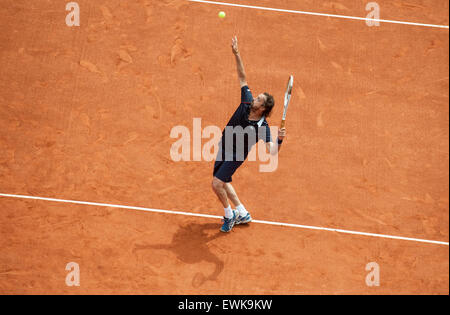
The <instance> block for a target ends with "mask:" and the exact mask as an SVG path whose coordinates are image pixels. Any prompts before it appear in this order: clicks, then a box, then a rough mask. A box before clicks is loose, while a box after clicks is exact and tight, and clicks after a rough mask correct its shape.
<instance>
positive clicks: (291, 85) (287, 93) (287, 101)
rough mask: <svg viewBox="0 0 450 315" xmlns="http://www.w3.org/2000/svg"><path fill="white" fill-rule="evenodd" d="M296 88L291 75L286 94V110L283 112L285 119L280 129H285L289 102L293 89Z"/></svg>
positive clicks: (282, 120)
mask: <svg viewBox="0 0 450 315" xmlns="http://www.w3.org/2000/svg"><path fill="white" fill-rule="evenodd" d="M293 86H294V76H293V75H291V76H290V77H289V81H288V84H287V89H286V93H285V94H284V110H283V118H282V119H281V127H280V129H283V128H284V126H285V125H286V114H287V109H288V106H289V102H290V100H291V95H292V87H293Z"/></svg>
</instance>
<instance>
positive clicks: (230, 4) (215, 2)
mask: <svg viewBox="0 0 450 315" xmlns="http://www.w3.org/2000/svg"><path fill="white" fill-rule="evenodd" d="M188 1H190V2H199V3H204V4H215V5H223V6H231V7H240V8H248V9H258V10H265V11H275V12H283V13H294V14H304V15H315V16H323V17H332V18H339V19H348V20H359V21H372V22H382V23H391V24H404V25H413V26H423V27H434V28H443V29H449V26H448V25H435V24H424V23H415V22H404V21H394V20H383V19H369V18H362V17H357V16H347V15H338V14H326V13H317V12H306V11H296V10H286V9H276V8H268V7H261V6H253V5H245V4H235V3H227V2H217V1H207V0H188Z"/></svg>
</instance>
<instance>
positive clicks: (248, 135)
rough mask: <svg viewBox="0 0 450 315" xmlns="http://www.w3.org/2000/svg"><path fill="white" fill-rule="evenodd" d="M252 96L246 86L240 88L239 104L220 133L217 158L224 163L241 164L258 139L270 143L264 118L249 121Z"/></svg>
mask: <svg viewBox="0 0 450 315" xmlns="http://www.w3.org/2000/svg"><path fill="white" fill-rule="evenodd" d="M252 102H253V96H252V93H251V91H250V89H249V87H248V86H244V87H242V88H241V103H240V105H239V107H238V108H237V109H236V111H235V112H234V114H233V116H231V119H230V121H229V122H228V124H227V126H226V127H225V129H224V130H223V132H222V139H221V140H220V144H219V148H220V152H219V156H220V155H222V159H223V160H225V161H231V160H232V161H241V162H243V161H244V160H245V159H246V158H247V155H248V153H249V151H250V150H251V148H252V147H253V145H255V144H256V143H257V142H258V141H259V139H262V140H263V141H264V142H266V143H268V142H272V138H271V135H270V128H269V124H268V123H267V121H266V119H265V117H262V118H261V120H259V121H252V120H249V119H248V117H249V114H250V108H251V105H252ZM231 137H232V139H233V140H232V141H231V143H230V141H229V140H231Z"/></svg>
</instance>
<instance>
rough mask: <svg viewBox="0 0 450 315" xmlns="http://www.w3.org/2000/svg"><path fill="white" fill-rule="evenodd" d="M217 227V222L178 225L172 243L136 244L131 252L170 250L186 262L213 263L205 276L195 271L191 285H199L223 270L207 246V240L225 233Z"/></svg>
mask: <svg viewBox="0 0 450 315" xmlns="http://www.w3.org/2000/svg"><path fill="white" fill-rule="evenodd" d="M219 227H220V226H219V225H218V224H217V223H215V224H214V223H208V224H198V223H189V224H186V225H183V226H180V228H179V229H178V231H177V232H175V234H174V235H173V238H172V243H170V244H153V245H144V244H136V245H135V247H134V249H133V252H135V253H136V252H138V251H141V250H154V249H158V250H170V251H172V252H173V253H174V254H175V255H176V256H177V258H178V259H179V260H180V261H182V262H184V263H187V264H196V263H200V262H202V261H206V262H209V263H212V264H214V266H215V268H214V271H213V272H212V273H211V274H210V275H207V276H205V275H203V273H197V274H196V275H195V276H194V278H193V280H192V285H193V286H194V287H199V286H201V285H202V284H204V283H205V282H206V281H215V280H217V277H218V276H219V275H220V273H221V272H222V271H223V268H224V262H223V261H222V260H220V259H219V258H218V257H217V256H216V255H215V254H214V253H213V252H212V251H211V248H210V246H208V243H209V242H211V241H213V240H215V239H218V238H219V237H222V236H224V235H225V233H222V232H220V231H219ZM208 231H211V232H208Z"/></svg>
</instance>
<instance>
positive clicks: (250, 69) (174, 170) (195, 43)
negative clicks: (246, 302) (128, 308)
mask: <svg viewBox="0 0 450 315" xmlns="http://www.w3.org/2000/svg"><path fill="white" fill-rule="evenodd" d="M67 2H68V1H67ZM229 2H233V3H237V4H247V5H259V6H266V7H271V8H279V9H290V10H299V11H309V12H320V13H328V14H340V15H346V16H356V17H365V16H366V15H367V13H368V12H366V11H365V5H366V2H365V1H360V0H346V1H335V2H331V1H312V0H305V1H294V0H271V1H255V0H245V1H244V0H242V1H241V0H232V1H231V0H230V1H229ZM378 3H379V5H380V7H381V18H382V19H388V20H398V21H408V22H418V23H427V24H435V25H448V24H449V21H448V20H449V19H448V9H449V4H448V1H442V0H408V1H399V0H395V1H390V0H389V1H387V0H378ZM78 4H79V6H80V10H81V11H80V14H81V25H80V27H68V26H67V25H66V23H65V17H66V15H67V14H68V12H67V11H65V5H66V2H64V1H24V0H2V3H1V6H0V17H1V18H0V29H1V31H0V127H1V128H0V194H12V195H23V196H39V197H48V198H60V199H64V200H77V201H88V202H98V203H105V204H114V205H126V206H136V207H144V208H149V209H163V210H169V211H182V212H186V213H191V214H202V215H214V216H222V215H223V208H222V206H221V204H220V203H219V202H218V200H217V198H216V196H215V195H214V193H213V191H212V189H211V180H212V168H213V163H214V162H213V161H209V162H207V161H201V162H193V161H192V162H174V161H172V159H171V158H170V150H171V146H172V144H173V143H174V142H175V141H176V139H172V138H170V132H171V130H172V128H173V127H175V126H177V125H182V126H186V127H188V128H189V129H190V130H191V131H192V128H193V127H192V124H193V119H194V118H201V119H202V126H203V127H205V126H210V125H215V126H219V127H220V128H223V127H224V126H225V124H226V123H227V121H228V119H229V117H230V116H231V115H232V113H233V112H234V110H235V109H236V107H237V106H238V104H239V98H240V90H239V82H238V80H237V75H236V67H235V61H234V57H233V55H232V52H231V47H230V44H231V38H232V36H233V35H237V36H238V39H239V45H240V50H241V54H242V57H243V61H244V64H245V67H246V72H247V77H248V83H249V86H250V87H251V88H252V91H253V93H254V95H255V93H262V92H264V91H267V92H270V93H272V94H273V95H274V96H275V99H276V107H275V110H274V113H273V115H272V117H271V118H270V119H269V120H268V121H269V124H271V125H272V126H279V123H280V118H281V113H282V103H283V102H282V99H283V97H284V91H285V85H286V82H287V79H288V76H289V75H290V74H293V75H294V77H295V84H294V91H293V96H292V101H291V104H290V106H289V113H288V121H287V133H288V135H287V138H286V140H285V142H284V143H283V148H282V151H281V152H280V156H279V165H278V169H277V170H276V171H275V172H272V173H261V172H259V169H258V168H259V165H260V162H249V161H247V162H246V163H245V164H244V165H243V167H241V168H240V169H239V170H238V172H237V173H236V174H235V176H234V177H233V184H234V187H235V188H236V190H237V192H238V194H239V197H240V199H241V200H242V201H243V202H244V204H245V205H246V207H247V209H248V210H249V211H250V212H251V214H252V216H253V217H254V219H256V220H264V221H270V222H281V223H292V224H300V225H307V226H314V227H325V228H336V229H344V230H349V231H359V232H369V233H377V234H382V235H388V236H401V237H408V238H416V239H423V240H432V241H441V242H444V243H446V242H447V244H435V243H424V242H419V241H409V240H402V239H390V238H384V237H371V236H364V235H352V234H344V233H337V232H330V231H326V230H311V229H307V228H297V227H286V226H276V225H269V224H261V223H251V224H250V225H248V226H238V227H235V228H234V229H233V231H232V232H231V233H229V234H223V233H220V232H219V228H220V225H221V221H220V219H219V218H208V217H201V216H200V217H196V216H184V215H178V214H171V213H155V212H151V211H148V212H147V211H135V210H132V209H126V208H114V207H102V206H94V205H82V204H67V203H61V202H51V201H45V200H33V199H24V198H13V197H6V196H0V235H1V237H0V293H1V294H50V293H51V294H276V295H278V294H448V293H449V247H448V240H449V199H448V193H449V159H448V157H449V146H448V141H449V128H448V126H449V106H448V102H449V94H448V91H449V77H448V73H449V63H448V57H449V33H448V29H445V28H444V29H442V28H435V27H422V26H412V25H401V24H392V23H382V24H381V26H379V27H368V26H367V25H366V24H365V22H364V21H357V20H347V19H339V18H332V17H321V16H310V15H302V14H290V13H282V12H276V11H263V10H258V9H250V8H243V7H225V6H218V5H212V4H205V3H194V2H189V1H185V0H174V1H170V0H160V1H159V0H140V1H138V0H133V1H118V0H109V1H104V0H98V1H87V0H79V1H78ZM220 10H224V11H226V13H227V18H226V19H223V20H221V19H219V18H218V17H217V13H218V12H219V11H220ZM207 140H208V139H204V140H203V141H204V142H203V143H205V142H206V141H207ZM69 262H76V263H78V264H79V266H80V275H81V283H80V286H79V287H68V286H66V283H65V280H66V275H67V273H68V271H66V270H65V267H66V264H67V263H69ZM370 262H376V263H377V264H378V265H379V267H380V286H378V287H368V286H367V285H366V276H367V274H368V273H369V272H368V271H366V270H365V268H366V265H367V264H368V263H370Z"/></svg>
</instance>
